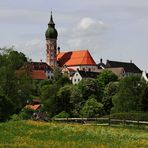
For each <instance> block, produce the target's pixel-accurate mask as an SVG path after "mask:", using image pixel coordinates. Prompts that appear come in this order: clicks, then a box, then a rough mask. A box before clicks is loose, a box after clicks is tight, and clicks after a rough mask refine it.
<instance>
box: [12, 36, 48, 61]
mask: <svg viewBox="0 0 148 148" xmlns="http://www.w3.org/2000/svg"><path fill="white" fill-rule="evenodd" d="M14 46H15V48H16V49H17V50H18V51H20V52H23V53H24V54H25V55H26V56H27V57H28V58H29V59H32V60H33V61H40V60H41V59H42V60H43V61H45V58H46V57H45V56H46V55H45V42H44V41H43V40H39V39H33V40H30V41H24V42H19V43H18V44H15V45H14Z"/></svg>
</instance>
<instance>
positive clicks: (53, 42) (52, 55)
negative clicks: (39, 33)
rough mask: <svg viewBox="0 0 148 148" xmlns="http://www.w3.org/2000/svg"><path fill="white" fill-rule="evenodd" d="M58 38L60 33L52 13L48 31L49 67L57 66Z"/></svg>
mask: <svg viewBox="0 0 148 148" xmlns="http://www.w3.org/2000/svg"><path fill="white" fill-rule="evenodd" d="M57 36H58V32H57V30H56V29H55V24H54V21H53V18H52V12H51V16H50V21H49V23H48V29H47V30H46V33H45V37H46V62H47V64H48V65H49V66H51V67H53V68H54V67H55V66H57Z"/></svg>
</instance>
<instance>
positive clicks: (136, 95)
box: [113, 76, 146, 112]
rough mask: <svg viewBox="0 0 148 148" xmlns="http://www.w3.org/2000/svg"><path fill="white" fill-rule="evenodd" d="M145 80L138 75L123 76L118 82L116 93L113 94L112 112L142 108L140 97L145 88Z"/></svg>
mask: <svg viewBox="0 0 148 148" xmlns="http://www.w3.org/2000/svg"><path fill="white" fill-rule="evenodd" d="M145 86H146V85H145V82H144V81H142V80H141V78H140V77H139V76H129V77H125V78H124V79H123V80H121V81H120V82H119V88H118V92H117V93H116V95H114V96H113V104H114V108H113V111H114V112H129V111H139V110H142V104H141V99H142V98H143V91H144V90H145V89H144V88H145Z"/></svg>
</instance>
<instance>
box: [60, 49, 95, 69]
mask: <svg viewBox="0 0 148 148" xmlns="http://www.w3.org/2000/svg"><path fill="white" fill-rule="evenodd" d="M57 60H58V62H59V65H60V66H64V65H66V66H77V65H96V63H95V61H94V60H93V58H92V56H91V55H90V53H89V51H88V50H79V51H70V52H61V53H59V54H58V55H57Z"/></svg>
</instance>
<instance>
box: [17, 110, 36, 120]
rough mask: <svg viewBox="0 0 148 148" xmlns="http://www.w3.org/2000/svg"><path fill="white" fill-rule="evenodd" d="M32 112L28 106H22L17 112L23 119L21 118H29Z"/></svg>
mask: <svg viewBox="0 0 148 148" xmlns="http://www.w3.org/2000/svg"><path fill="white" fill-rule="evenodd" d="M33 113H34V111H33V110H31V109H28V108H23V109H22V110H21V111H20V113H19V117H20V119H23V120H26V119H30V118H31V116H32V115H33Z"/></svg>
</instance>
